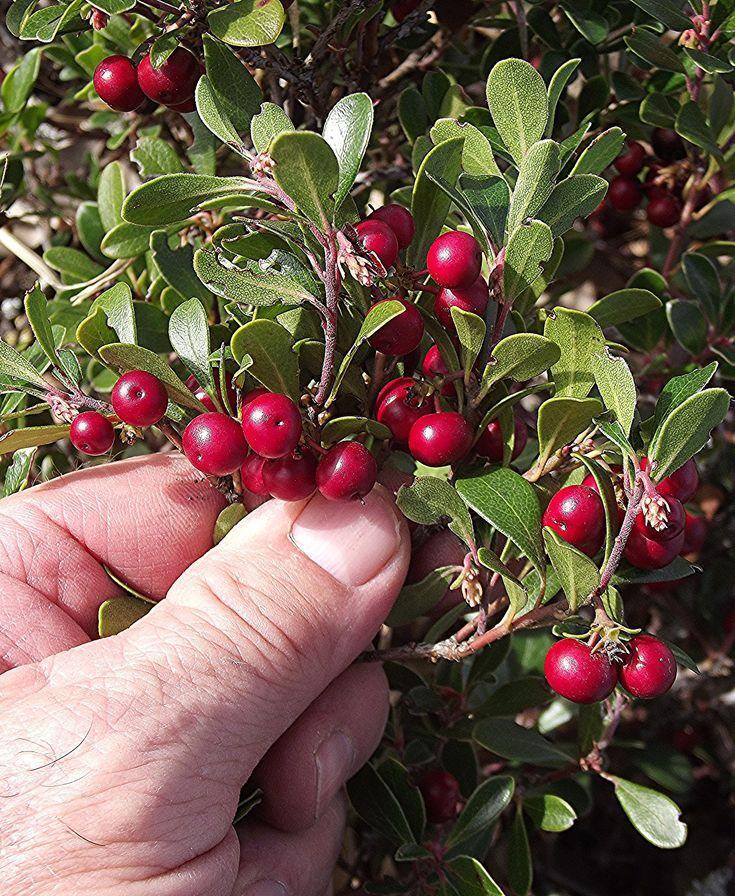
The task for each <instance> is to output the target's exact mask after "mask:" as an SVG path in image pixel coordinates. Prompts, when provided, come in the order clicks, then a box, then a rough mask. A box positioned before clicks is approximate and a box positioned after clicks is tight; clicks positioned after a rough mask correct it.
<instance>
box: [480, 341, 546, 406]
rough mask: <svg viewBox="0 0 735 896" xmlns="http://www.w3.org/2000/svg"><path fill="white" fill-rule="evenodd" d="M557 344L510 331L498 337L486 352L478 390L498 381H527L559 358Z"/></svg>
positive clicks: (483, 390) (485, 390) (485, 391)
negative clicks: (508, 379)
mask: <svg viewBox="0 0 735 896" xmlns="http://www.w3.org/2000/svg"><path fill="white" fill-rule="evenodd" d="M560 354H561V352H560V349H559V346H558V345H556V344H555V343H554V342H552V341H551V340H550V339H547V338H546V337H545V336H539V335H538V334H537V333H513V334H512V335H511V336H506V337H505V339H501V340H500V342H499V343H498V344H497V345H496V346H495V348H494V349H493V350H492V352H491V354H490V359H489V361H488V365H487V367H486V368H485V372H484V373H483V376H482V393H483V394H487V392H488V390H489V389H490V387H491V386H492V385H493V384H494V383H497V382H498V381H499V380H502V379H505V378H506V377H510V378H511V379H512V380H515V381H516V382H517V383H519V382H521V381H523V380H530V379H533V377H536V376H538V375H539V374H541V373H543V372H544V371H545V370H548V369H549V368H550V367H552V366H553V365H554V364H555V363H556V362H557V361H558V360H559V357H560Z"/></svg>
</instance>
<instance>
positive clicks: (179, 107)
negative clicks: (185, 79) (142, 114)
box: [167, 94, 197, 114]
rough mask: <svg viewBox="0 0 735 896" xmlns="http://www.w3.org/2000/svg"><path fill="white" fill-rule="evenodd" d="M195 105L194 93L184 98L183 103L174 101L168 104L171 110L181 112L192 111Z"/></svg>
mask: <svg viewBox="0 0 735 896" xmlns="http://www.w3.org/2000/svg"><path fill="white" fill-rule="evenodd" d="M196 107H197V104H196V100H195V99H194V94H192V95H191V96H190V97H189V99H186V100H184V102H183V103H174V104H173V105H169V106H168V107H167V108H169V109H170V110H171V111H172V112H181V113H182V114H184V113H186V112H193V111H194V110H195V109H196Z"/></svg>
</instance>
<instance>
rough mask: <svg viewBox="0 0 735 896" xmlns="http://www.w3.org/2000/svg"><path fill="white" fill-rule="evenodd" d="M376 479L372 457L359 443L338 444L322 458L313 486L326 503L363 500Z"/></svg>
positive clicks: (375, 468)
mask: <svg viewBox="0 0 735 896" xmlns="http://www.w3.org/2000/svg"><path fill="white" fill-rule="evenodd" d="M377 478H378V465H377V464H376V463H375V458H374V457H373V456H372V454H371V453H370V452H369V451H368V450H367V448H366V447H365V446H364V445H361V444H360V442H340V443H339V444H338V445H335V446H334V447H333V448H330V449H329V451H328V452H327V453H326V454H325V455H324V457H322V459H321V460H320V461H319V465H318V466H317V468H316V484H317V488H318V489H319V491H320V492H321V493H322V495H324V497H325V498H327V500H329V501H351V500H354V499H356V498H364V497H365V495H367V494H368V493H369V492H371V491H372V489H373V486H374V485H375V482H376V480H377Z"/></svg>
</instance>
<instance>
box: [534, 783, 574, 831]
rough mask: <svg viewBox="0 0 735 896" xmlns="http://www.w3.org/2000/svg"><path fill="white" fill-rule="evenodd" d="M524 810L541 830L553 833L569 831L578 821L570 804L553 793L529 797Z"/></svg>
mask: <svg viewBox="0 0 735 896" xmlns="http://www.w3.org/2000/svg"><path fill="white" fill-rule="evenodd" d="M523 808H524V809H525V811H526V812H527V813H528V815H529V817H530V818H531V820H532V821H533V823H534V824H535V825H536V827H537V828H539V830H542V831H549V832H551V833H560V832H561V831H568V830H569V828H570V827H571V826H572V825H573V824H574V822H575V821H576V819H577V813H576V812H575V811H574V809H573V808H572V807H571V806H570V805H569V803H568V802H567V801H566V800H563V799H562V798H561V797H560V796H555V795H554V794H553V793H543V794H539V796H527V797H526V799H525V800H524V801H523Z"/></svg>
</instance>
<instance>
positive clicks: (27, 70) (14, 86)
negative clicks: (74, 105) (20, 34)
mask: <svg viewBox="0 0 735 896" xmlns="http://www.w3.org/2000/svg"><path fill="white" fill-rule="evenodd" d="M42 53H43V50H42V49H41V48H40V47H34V48H33V49H32V50H30V51H27V52H26V53H25V54H24V55H23V56H21V58H20V60H19V61H18V62H17V63H16V64H15V65H14V66H13V67H12V68H11V69H10V71H9V72H8V73H7V74H6V75H5V78H4V79H3V82H2V87H0V97H2V101H3V109H4V111H5V112H7V113H10V114H15V113H16V112H20V111H21V110H22V109H23V107H24V106H25V104H26V103H27V102H28V99H29V98H30V96H31V94H32V93H33V88H34V86H35V84H36V79H37V78H38V74H39V72H40V71H41V54H42Z"/></svg>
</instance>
